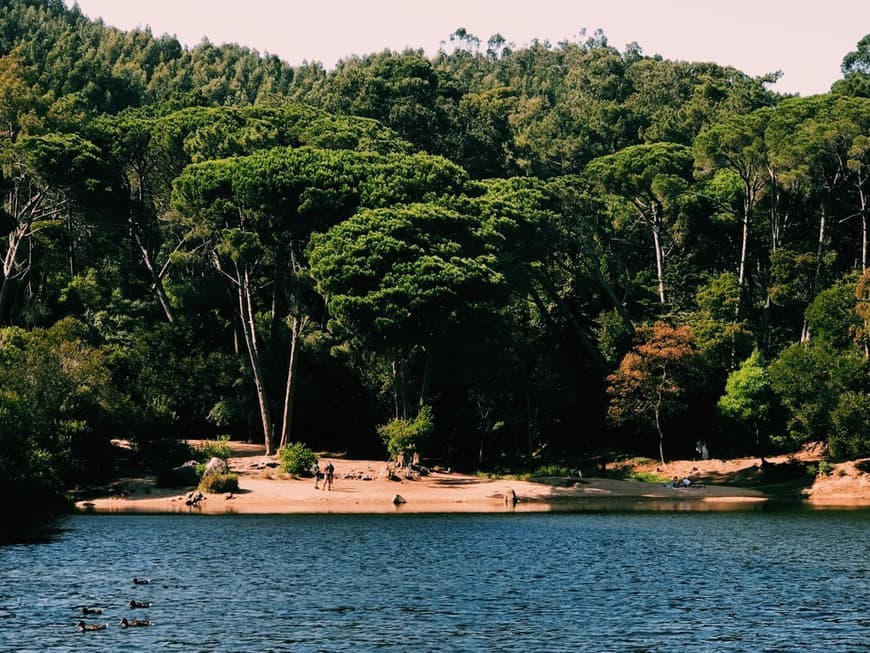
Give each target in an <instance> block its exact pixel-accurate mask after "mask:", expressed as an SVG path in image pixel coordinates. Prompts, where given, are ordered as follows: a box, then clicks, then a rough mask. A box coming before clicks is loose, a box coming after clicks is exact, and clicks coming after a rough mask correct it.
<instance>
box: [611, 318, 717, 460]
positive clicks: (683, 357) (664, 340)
mask: <svg viewBox="0 0 870 653" xmlns="http://www.w3.org/2000/svg"><path fill="white" fill-rule="evenodd" d="M701 365H702V359H701V355H700V353H699V352H698V350H697V349H696V348H695V343H694V335H693V334H692V329H691V328H690V327H688V326H679V327H673V326H670V325H668V324H665V323H664V322H656V323H655V324H653V325H652V326H647V327H642V328H640V329H638V331H637V344H636V345H635V346H634V347H633V348H632V349H631V351H629V352H628V353H627V354H626V355H625V357H624V358H623V359H622V362H621V363H620V364H619V368H618V369H617V370H616V371H615V372H614V373H613V374H611V375H610V376H608V377H607V381H608V387H607V394H608V395H609V396H610V405H609V407H608V414H607V416H608V419H609V420H610V421H611V422H612V423H613V424H616V425H621V424H627V423H634V424H637V425H639V426H641V427H654V428H655V430H656V433H657V434H658V437H659V457H660V458H661V461H662V464H664V462H665V453H664V439H665V436H664V431H663V429H662V421H663V420H664V419H665V418H666V417H668V416H671V415H674V414H677V413H679V412H681V411H683V410H685V408H686V406H687V402H686V400H685V395H686V389H687V388H688V387H690V386H691V385H692V382H693V381H694V380H695V379H697V378H698V377H699V372H700V367H701Z"/></svg>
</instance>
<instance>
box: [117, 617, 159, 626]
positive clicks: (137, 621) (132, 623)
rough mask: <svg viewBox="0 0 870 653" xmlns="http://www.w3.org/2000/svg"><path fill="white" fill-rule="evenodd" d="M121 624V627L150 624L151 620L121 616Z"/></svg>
mask: <svg viewBox="0 0 870 653" xmlns="http://www.w3.org/2000/svg"><path fill="white" fill-rule="evenodd" d="M118 623H119V624H121V628H129V627H132V626H150V625H151V622H150V621H148V620H147V619H127V617H121V621H119V622H118Z"/></svg>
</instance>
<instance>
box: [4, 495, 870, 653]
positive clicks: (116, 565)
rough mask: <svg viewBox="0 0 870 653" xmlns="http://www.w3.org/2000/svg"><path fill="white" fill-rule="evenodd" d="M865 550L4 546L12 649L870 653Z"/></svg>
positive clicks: (151, 539) (790, 543)
mask: <svg viewBox="0 0 870 653" xmlns="http://www.w3.org/2000/svg"><path fill="white" fill-rule="evenodd" d="M868 535H870V513H868V512H867V511H854V512H850V511H845V512H833V511H824V512H801V511H790V512H770V513H768V512H745V513H744V512H733V513H721V512H716V513H674V514H662V513H651V514H643V513H640V514H638V513H635V514H575V515H571V514H549V515H534V514H532V515H530V514H522V515H521V514H502V515H491V516H476V515H455V516H444V515H429V516H425V515H424V516H417V515H390V516H359V515H354V516H340V515H329V516H206V517H195V516H186V515H168V516H148V515H110V516H98V515H78V516H74V517H70V518H68V519H67V520H66V521H65V522H64V523H63V530H62V531H61V532H60V533H59V534H57V536H56V537H54V538H53V539H50V540H49V541H47V542H42V543H30V544H18V545H7V546H4V547H0V651H40V652H47V651H70V650H75V651H112V650H118V651H374V650H383V651H524V652H525V651H693V652H696V651H801V652H803V651H825V652H834V651H850V652H851V651H867V650H870V582H868V581H870V540H868ZM134 576H137V577H143V576H145V577H149V578H151V579H152V583H151V584H150V585H133V583H132V582H131V579H132V578H133V577H134ZM130 599H136V600H139V601H153V606H152V607H151V608H149V609H145V610H130V609H127V607H126V604H127V602H128V601H130ZM82 605H91V606H94V605H96V606H101V607H102V608H103V609H104V614H103V615H102V616H100V617H88V618H87V619H88V620H89V621H90V622H93V623H108V624H109V626H108V629H107V630H105V631H102V632H95V633H79V632H78V631H77V629H76V626H75V624H76V622H77V621H78V620H79V618H80V616H79V612H80V607H81V606H82ZM122 616H127V617H134V616H135V617H140V618H144V617H147V618H149V619H150V620H151V621H152V625H151V626H149V627H147V628H131V629H127V630H123V629H121V628H120V627H119V626H118V620H119V619H120V618H121V617H122Z"/></svg>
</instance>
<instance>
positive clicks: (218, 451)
mask: <svg viewBox="0 0 870 653" xmlns="http://www.w3.org/2000/svg"><path fill="white" fill-rule="evenodd" d="M196 452H197V454H198V455H197V458H198V459H199V460H200V461H202V462H208V461H209V460H211V459H212V458H220V459H221V460H229V458H230V457H231V456H232V455H233V450H232V449H231V448H230V436H228V435H222V436H220V437H219V438H218V439H217V440H206V441H205V442H203V443H202V444H201V445H199V446H198V447H197V448H196Z"/></svg>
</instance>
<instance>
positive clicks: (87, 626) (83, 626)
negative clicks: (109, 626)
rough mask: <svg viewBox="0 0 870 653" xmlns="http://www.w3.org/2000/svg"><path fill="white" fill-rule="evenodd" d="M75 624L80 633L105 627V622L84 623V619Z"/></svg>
mask: <svg viewBox="0 0 870 653" xmlns="http://www.w3.org/2000/svg"><path fill="white" fill-rule="evenodd" d="M76 626H78V629H79V632H80V633H89V632H93V631H95V630H105V629H106V624H86V623H85V622H84V621H79V622H78V623H77V624H76Z"/></svg>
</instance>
